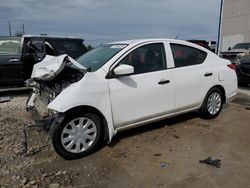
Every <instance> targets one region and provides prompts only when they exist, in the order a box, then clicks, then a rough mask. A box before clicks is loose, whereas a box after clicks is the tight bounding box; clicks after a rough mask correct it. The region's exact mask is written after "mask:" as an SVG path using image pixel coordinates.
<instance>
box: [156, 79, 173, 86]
mask: <svg viewBox="0 0 250 188" xmlns="http://www.w3.org/2000/svg"><path fill="white" fill-rule="evenodd" d="M169 83H170V80H161V81H159V82H158V84H159V85H164V84H169Z"/></svg>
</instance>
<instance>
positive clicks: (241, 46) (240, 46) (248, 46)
mask: <svg viewBox="0 0 250 188" xmlns="http://www.w3.org/2000/svg"><path fill="white" fill-rule="evenodd" d="M233 49H246V50H248V49H250V43H240V44H236V45H235V46H234V47H233Z"/></svg>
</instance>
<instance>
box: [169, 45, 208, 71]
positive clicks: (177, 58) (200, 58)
mask: <svg viewBox="0 0 250 188" xmlns="http://www.w3.org/2000/svg"><path fill="white" fill-rule="evenodd" d="M170 46H171V50H172V53H173V57H174V63H175V67H185V66H190V65H198V64H202V63H203V62H204V61H205V59H206V57H207V53H206V52H204V51H202V50H199V49H197V48H193V47H189V46H185V45H180V44H170Z"/></svg>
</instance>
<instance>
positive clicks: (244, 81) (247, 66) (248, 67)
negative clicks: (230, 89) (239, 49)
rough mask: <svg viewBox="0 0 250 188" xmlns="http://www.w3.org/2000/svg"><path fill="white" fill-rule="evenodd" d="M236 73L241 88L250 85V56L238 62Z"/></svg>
mask: <svg viewBox="0 0 250 188" xmlns="http://www.w3.org/2000/svg"><path fill="white" fill-rule="evenodd" d="M236 73H237V76H238V82H239V85H240V86H247V85H248V84H250V55H246V56H243V57H242V58H240V59H238V60H237V62H236Z"/></svg>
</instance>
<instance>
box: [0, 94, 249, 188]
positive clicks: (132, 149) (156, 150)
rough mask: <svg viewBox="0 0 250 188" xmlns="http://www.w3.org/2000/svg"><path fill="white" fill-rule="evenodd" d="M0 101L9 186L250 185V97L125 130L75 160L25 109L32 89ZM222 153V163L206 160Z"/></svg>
mask: <svg viewBox="0 0 250 188" xmlns="http://www.w3.org/2000/svg"><path fill="white" fill-rule="evenodd" d="M11 95H12V96H13V99H12V101H11V102H6V103H0V185H1V187H61V186H63V187H119V188H122V187H124V188H127V187H170V188H171V187H180V188H181V187H190V188H195V187H199V188H200V187H203V188H205V187H208V188H211V187H227V188H230V187H250V157H249V156H250V136H249V135H250V110H249V108H248V107H247V106H250V97H249V96H247V95H242V94H240V95H238V97H237V98H236V99H235V100H234V101H233V102H231V103H229V104H227V105H225V107H224V110H223V111H222V113H221V115H220V116H219V117H218V118H217V119H214V120H209V121H208V120H203V119H200V118H199V117H198V116H197V115H196V114H195V113H189V114H185V115H182V116H178V117H175V118H172V119H169V120H165V121H161V122H157V123H153V124H149V125H147V126H144V127H140V128H137V129H133V130H130V131H126V132H123V133H120V134H118V135H117V136H116V137H115V138H114V140H113V142H112V143H111V144H110V145H105V146H104V147H102V148H101V149H100V150H99V151H98V152H96V153H94V154H92V155H90V156H88V157H85V158H82V159H79V160H74V161H66V160H64V159H62V158H60V157H59V156H58V155H57V154H56V153H55V152H54V151H53V149H52V147H51V145H50V142H49V139H48V136H47V134H46V133H45V132H43V131H41V130H40V129H38V128H34V127H29V126H30V125H32V124H34V122H33V121H32V119H31V117H30V115H29V113H26V111H25V102H26V98H27V93H18V94H13V93H12V94H11ZM209 156H211V157H213V158H219V159H221V168H216V167H214V166H210V165H206V164H201V163H199V160H202V159H205V158H207V157H209Z"/></svg>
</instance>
